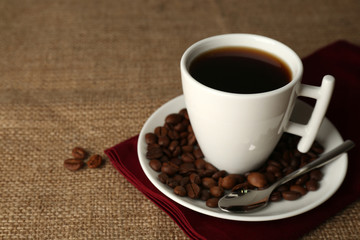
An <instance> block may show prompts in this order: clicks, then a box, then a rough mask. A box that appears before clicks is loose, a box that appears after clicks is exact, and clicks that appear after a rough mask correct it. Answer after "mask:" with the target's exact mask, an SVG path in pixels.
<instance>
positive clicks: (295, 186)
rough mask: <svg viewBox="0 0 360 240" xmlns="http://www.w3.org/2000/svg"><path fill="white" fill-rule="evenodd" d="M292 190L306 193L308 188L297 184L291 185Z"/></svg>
mask: <svg viewBox="0 0 360 240" xmlns="http://www.w3.org/2000/svg"><path fill="white" fill-rule="evenodd" d="M290 191H293V192H298V193H300V194H301V195H305V194H306V193H307V190H306V189H305V188H304V187H303V186H301V185H296V184H294V185H291V186H290Z"/></svg>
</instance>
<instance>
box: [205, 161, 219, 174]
mask: <svg viewBox="0 0 360 240" xmlns="http://www.w3.org/2000/svg"><path fill="white" fill-rule="evenodd" d="M205 169H206V170H211V171H214V172H217V171H219V170H218V169H217V168H216V167H214V165H212V164H211V163H208V162H205Z"/></svg>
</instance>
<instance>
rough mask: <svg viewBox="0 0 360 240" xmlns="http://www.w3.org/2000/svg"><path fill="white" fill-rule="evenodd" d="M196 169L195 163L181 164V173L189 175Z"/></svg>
mask: <svg viewBox="0 0 360 240" xmlns="http://www.w3.org/2000/svg"><path fill="white" fill-rule="evenodd" d="M195 171H196V170H195V165H194V164H193V163H182V164H180V166H179V173H180V174H183V175H187V174H190V173H192V172H195Z"/></svg>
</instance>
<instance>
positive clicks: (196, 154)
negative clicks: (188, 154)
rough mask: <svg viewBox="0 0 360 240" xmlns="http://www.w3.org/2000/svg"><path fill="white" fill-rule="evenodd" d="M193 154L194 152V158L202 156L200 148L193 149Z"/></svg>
mask: <svg viewBox="0 0 360 240" xmlns="http://www.w3.org/2000/svg"><path fill="white" fill-rule="evenodd" d="M193 154H194V156H195V158H196V159H199V158H204V154H203V152H202V151H201V149H200V148H196V149H194V151H193Z"/></svg>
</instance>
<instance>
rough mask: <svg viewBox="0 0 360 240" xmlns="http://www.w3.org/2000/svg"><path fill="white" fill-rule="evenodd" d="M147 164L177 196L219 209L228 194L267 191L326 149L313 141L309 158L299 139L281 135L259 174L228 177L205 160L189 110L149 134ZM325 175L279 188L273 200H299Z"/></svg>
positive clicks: (315, 173)
mask: <svg viewBox="0 0 360 240" xmlns="http://www.w3.org/2000/svg"><path fill="white" fill-rule="evenodd" d="M145 141H146V143H147V144H148V145H147V153H146V157H147V159H149V165H150V167H151V168H152V169H153V170H154V171H157V172H159V175H158V179H159V180H160V181H161V182H162V183H164V184H166V185H168V186H169V187H171V188H173V191H174V193H175V194H176V195H179V196H182V197H185V196H187V197H190V198H192V199H201V200H203V201H206V205H207V206H208V207H212V208H215V207H217V204H218V201H219V199H220V198H221V197H222V196H223V195H224V193H225V191H227V190H233V191H234V190H237V189H240V188H245V189H255V188H257V189H264V188H266V187H268V186H269V185H270V184H272V183H274V182H275V181H277V180H278V179H280V178H282V177H284V176H285V175H287V174H289V173H291V172H293V171H295V170H296V169H298V168H300V167H303V166H304V165H306V164H307V163H309V162H311V161H312V160H314V159H316V158H317V157H318V155H319V154H321V153H322V152H323V151H324V149H323V147H322V146H321V145H320V144H319V143H317V142H315V143H314V144H313V146H312V147H311V150H310V151H309V152H308V153H306V154H303V153H300V152H299V151H297V149H296V146H297V143H298V141H299V138H298V137H297V136H294V135H291V134H287V133H285V134H283V136H282V138H281V139H280V141H279V143H278V144H277V146H276V148H275V150H274V151H273V153H272V154H271V156H270V157H269V158H268V160H267V161H266V163H265V164H264V165H263V166H262V167H261V168H259V169H257V170H255V171H253V172H249V173H245V174H228V173H227V172H225V171H224V170H218V169H217V168H215V167H214V166H213V165H212V164H210V163H208V162H206V161H205V160H204V155H203V153H202V151H201V149H200V147H199V146H198V145H197V142H196V138H195V135H194V132H193V130H192V127H191V124H190V121H189V116H188V114H187V111H186V109H182V110H181V111H180V112H179V113H173V114H170V115H168V116H167V117H166V118H165V123H164V125H163V126H158V127H156V128H155V130H154V132H151V133H147V134H146V135H145ZM322 177H323V174H322V172H321V170H320V169H316V170H313V171H311V172H309V173H308V174H305V175H303V176H301V177H299V178H297V179H294V180H292V181H291V182H288V183H287V184H284V185H281V186H280V187H278V188H277V189H276V190H275V191H274V192H273V194H272V195H271V201H280V200H281V199H285V200H296V199H298V198H300V197H301V196H303V195H305V194H306V193H307V192H308V191H316V190H317V189H318V188H319V181H320V180H321V179H322Z"/></svg>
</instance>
